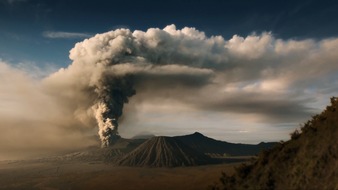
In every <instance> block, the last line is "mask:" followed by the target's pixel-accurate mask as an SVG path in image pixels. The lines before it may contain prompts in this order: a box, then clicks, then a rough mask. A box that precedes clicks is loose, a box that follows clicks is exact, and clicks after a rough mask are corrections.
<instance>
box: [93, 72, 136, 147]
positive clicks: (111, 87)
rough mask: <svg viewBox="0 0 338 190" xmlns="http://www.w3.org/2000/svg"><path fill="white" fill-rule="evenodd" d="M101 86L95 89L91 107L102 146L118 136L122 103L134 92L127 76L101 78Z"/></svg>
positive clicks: (112, 141)
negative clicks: (95, 94)
mask: <svg viewBox="0 0 338 190" xmlns="http://www.w3.org/2000/svg"><path fill="white" fill-rule="evenodd" d="M101 84H102V86H100V87H98V88H96V89H95V92H96V93H97V95H98V96H97V102H96V104H95V105H94V106H93V107H92V109H93V111H94V115H95V118H96V121H97V124H98V126H99V136H100V139H101V142H102V146H103V147H106V146H109V145H110V144H113V143H114V141H115V140H117V139H118V138H119V136H118V119H119V117H120V116H121V115H122V110H123V104H124V103H127V102H128V98H129V97H130V96H132V95H134V94H135V90H134V89H133V86H132V83H131V80H130V79H129V78H128V77H123V78H114V77H108V76H107V77H106V78H104V79H102V82H101Z"/></svg>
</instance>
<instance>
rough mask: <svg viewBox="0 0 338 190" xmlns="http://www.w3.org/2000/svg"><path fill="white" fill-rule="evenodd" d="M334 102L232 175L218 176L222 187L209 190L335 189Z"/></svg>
mask: <svg viewBox="0 0 338 190" xmlns="http://www.w3.org/2000/svg"><path fill="white" fill-rule="evenodd" d="M337 139H338V99H337V98H336V97H332V98H331V105H330V106H327V107H326V109H325V110H324V111H323V112H322V113H321V114H319V115H315V116H313V117H312V119H311V120H309V121H307V122H306V123H304V125H303V126H302V128H301V130H296V131H295V132H294V133H292V134H291V140H289V141H287V142H280V143H279V144H278V145H277V146H275V147H274V148H273V149H270V150H267V151H264V152H262V153H261V154H260V155H259V157H258V159H257V160H255V161H253V162H252V163H251V164H243V165H242V166H241V167H238V168H237V170H236V173H235V174H234V175H230V176H229V175H227V174H226V173H223V174H222V177H221V179H220V180H221V182H222V186H221V187H217V186H214V187H212V188H213V189H248V188H249V189H338V172H337V171H338V164H337V158H338V143H337Z"/></svg>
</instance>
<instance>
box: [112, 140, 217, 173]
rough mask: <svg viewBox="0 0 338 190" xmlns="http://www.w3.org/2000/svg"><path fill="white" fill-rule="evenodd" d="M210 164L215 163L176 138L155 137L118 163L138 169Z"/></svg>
mask: <svg viewBox="0 0 338 190" xmlns="http://www.w3.org/2000/svg"><path fill="white" fill-rule="evenodd" d="M210 163H213V160H212V159H211V158H209V157H208V156H206V155H204V154H203V153H201V152H198V151H196V150H194V149H193V148H191V147H189V146H187V145H185V144H184V143H182V142H181V141H179V140H177V139H175V138H174V137H153V138H151V139H149V140H148V141H146V142H145V143H143V144H142V145H140V146H139V147H138V148H136V149H135V150H134V151H132V152H130V153H129V154H127V155H125V156H124V157H123V158H122V159H120V160H119V161H118V162H117V164H118V165H122V166H138V167H176V166H194V165H203V164H210Z"/></svg>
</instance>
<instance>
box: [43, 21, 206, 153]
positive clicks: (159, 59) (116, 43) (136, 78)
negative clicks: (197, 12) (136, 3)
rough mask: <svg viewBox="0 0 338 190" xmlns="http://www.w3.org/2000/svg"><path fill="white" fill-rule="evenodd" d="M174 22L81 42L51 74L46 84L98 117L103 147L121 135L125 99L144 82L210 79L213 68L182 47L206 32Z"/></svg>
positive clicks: (82, 112) (79, 112) (84, 113)
mask: <svg viewBox="0 0 338 190" xmlns="http://www.w3.org/2000/svg"><path fill="white" fill-rule="evenodd" d="M173 27H174V26H170V27H167V28H165V29H164V30H160V29H149V30H148V31H147V32H142V31H135V32H133V33H132V32H131V31H130V30H128V29H118V30H115V31H111V32H108V33H104V34H98V35H96V36H94V37H92V38H90V39H86V40H84V41H83V42H80V43H77V44H76V45H75V47H74V48H73V49H72V50H71V51H70V59H72V60H73V62H72V64H71V65H70V66H69V67H68V68H66V69H60V70H59V71H58V72H56V73H54V74H52V75H51V76H50V77H48V78H47V79H46V80H45V84H46V85H47V86H48V88H49V89H50V91H54V93H58V94H59V96H61V98H63V99H65V100H68V101H70V102H71V104H72V105H73V108H74V109H75V111H74V114H75V117H77V118H79V119H80V120H83V121H87V119H86V117H94V118H95V119H96V123H97V125H98V127H99V136H100V139H101V142H102V146H103V147H105V146H109V145H110V144H111V143H113V142H114V140H116V139H118V138H119V136H118V120H119V118H120V117H121V115H122V111H123V106H124V104H125V103H127V102H128V99H129V98H130V97H131V96H133V95H135V94H136V88H138V90H142V87H141V86H142V81H149V80H157V79H159V80H161V81H164V80H169V83H170V80H172V82H175V81H176V82H180V81H182V82H183V81H184V79H185V78H187V79H190V80H191V81H195V80H194V78H196V83H205V82H207V81H208V80H209V79H210V78H211V76H212V74H213V72H212V71H211V70H210V69H207V68H201V67H200V64H201V63H197V62H194V61H192V60H191V57H189V56H187V55H186V53H190V52H191V51H189V52H180V51H179V50H177V48H178V47H179V46H182V45H184V43H185V42H186V43H188V45H189V46H191V45H193V44H191V43H193V42H194V41H195V40H196V39H198V40H199V41H200V42H202V41H204V40H205V36H204V34H203V33H199V32H198V31H196V30H195V29H193V28H187V29H186V31H176V30H175V29H173ZM168 30H170V31H171V30H173V31H171V32H175V33H170V32H169V31H168ZM182 40H183V41H182ZM181 43H183V44H181ZM188 45H184V46H185V47H186V48H189V46H188ZM204 45H206V44H204ZM184 46H182V47H184ZM185 47H184V48H185ZM190 48H193V46H191V47H190ZM187 61H189V62H190V63H191V65H187V64H186V63H187ZM194 64H196V65H194ZM198 80H199V81H198ZM155 83H156V82H155ZM71 100H73V101H71Z"/></svg>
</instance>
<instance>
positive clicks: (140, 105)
mask: <svg viewBox="0 0 338 190" xmlns="http://www.w3.org/2000/svg"><path fill="white" fill-rule="evenodd" d="M336 10H338V3H337V2H336V1H333V0H331V1H330V0H321V1H316V0H308V1H305V0H294V1H268V0H256V1H249V0H247V1H244V0H242V1H239V0H236V1H232V0H229V1H217V0H208V1H205V0H196V1H192V0H186V1H176V0H174V1H166V2H160V1H150V0H144V1H127V2H125V1H108V0H96V1H78V0H73V1H65V0H58V1H52V0H44V1H43V0H0V26H1V27H0V79H1V81H0V86H1V87H0V119H1V121H2V122H1V124H0V130H2V131H3V132H2V133H1V134H0V139H1V140H0V153H1V154H0V155H4V156H2V157H0V159H9V158H20V157H22V156H23V155H25V156H26V155H38V154H44V153H49V152H53V151H61V150H71V149H76V148H80V147H85V146H89V145H93V144H95V143H97V141H96V139H95V137H93V135H94V136H95V135H96V136H97V132H98V131H101V132H99V135H100V137H101V141H102V139H104V136H102V134H104V133H103V132H104V130H107V129H108V128H109V125H110V124H107V123H106V122H101V123H100V119H101V121H106V119H107V118H105V117H108V118H113V117H116V118H117V119H118V121H119V127H118V133H119V134H120V135H121V136H122V137H126V138H130V137H132V136H134V135H137V134H142V133H151V134H155V135H180V134H189V133H193V132H195V131H199V132H201V133H203V134H205V135H207V136H210V137H212V138H216V139H220V140H225V141H229V142H240V143H259V142H261V141H280V140H287V139H288V138H289V133H291V132H292V131H293V130H295V129H296V128H298V127H299V126H300V125H301V123H304V122H305V121H306V120H308V119H309V118H310V117H311V115H314V114H316V113H320V112H321V110H322V109H324V108H325V106H326V105H327V104H328V103H329V98H330V97H331V96H334V95H336V94H337V91H338V88H337V84H338V78H337V76H338V63H337V60H338V59H337V58H338V55H336V53H335V52H337V50H338V20H337V19H336V18H338V12H337V11H336ZM121 28H124V29H123V30H120V29H121ZM109 31H113V32H110V33H109ZM107 32H108V33H107ZM97 34H99V35H97ZM86 39H89V40H86ZM115 39H117V40H115ZM119 40H120V41H119ZM130 76H132V77H131V78H132V79H130ZM129 83H131V86H129ZM126 84H128V85H126ZM114 86H119V89H120V91H121V92H123V93H122V94H123V95H125V97H124V98H126V99H127V100H128V103H126V104H124V107H121V109H122V108H123V114H122V115H121V116H117V115H119V114H118V112H119V110H116V112H114V113H112V111H107V109H109V108H106V107H105V106H108V107H109V105H112V104H114V105H115V104H116V105H120V103H119V101H117V100H116V101H115V100H114V101H113V102H111V101H109V100H107V98H106V97H110V98H112V99H114V96H113V97H111V96H110V95H109V94H108V95H109V96H107V95H106V93H107V92H106V91H105V89H109V88H112V89H114V88H115V87H114ZM121 89H122V90H121ZM133 90H135V91H136V94H135V95H134V94H133V93H132V92H133ZM127 92H128V93H127ZM115 99H116V96H115ZM122 99H123V98H122ZM121 101H122V100H121ZM122 102H126V101H122ZM122 104H123V103H122ZM110 110H112V108H110ZM109 115H111V116H109ZM113 119H114V118H113ZM112 125H113V124H112ZM112 128H114V126H113V127H112ZM115 129H116V130H117V127H115ZM115 129H114V130H115ZM114 130H113V131H114ZM97 138H98V137H97Z"/></svg>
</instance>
